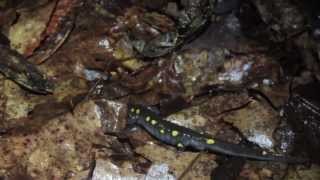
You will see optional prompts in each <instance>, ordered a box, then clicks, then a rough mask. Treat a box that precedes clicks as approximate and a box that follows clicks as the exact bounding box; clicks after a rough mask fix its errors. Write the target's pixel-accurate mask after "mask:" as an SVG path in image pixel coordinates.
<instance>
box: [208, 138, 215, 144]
mask: <svg viewBox="0 0 320 180" xmlns="http://www.w3.org/2000/svg"><path fill="white" fill-rule="evenodd" d="M214 143H215V142H214V140H213V139H207V144H214Z"/></svg>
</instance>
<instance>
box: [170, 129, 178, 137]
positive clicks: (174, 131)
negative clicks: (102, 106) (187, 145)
mask: <svg viewBox="0 0 320 180" xmlns="http://www.w3.org/2000/svg"><path fill="white" fill-rule="evenodd" d="M171 135H172V136H173V137H176V136H178V135H179V132H178V131H176V130H173V131H172V132H171Z"/></svg>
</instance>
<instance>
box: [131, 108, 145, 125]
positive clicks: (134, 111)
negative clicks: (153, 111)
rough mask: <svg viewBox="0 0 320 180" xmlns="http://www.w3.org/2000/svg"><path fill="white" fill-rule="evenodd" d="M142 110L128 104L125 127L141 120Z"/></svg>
mask: <svg viewBox="0 0 320 180" xmlns="http://www.w3.org/2000/svg"><path fill="white" fill-rule="evenodd" d="M141 113H142V109H141V106H139V105H134V104H128V120H127V125H132V124H136V123H137V121H138V120H139V119H140V118H141V116H142V115H141Z"/></svg>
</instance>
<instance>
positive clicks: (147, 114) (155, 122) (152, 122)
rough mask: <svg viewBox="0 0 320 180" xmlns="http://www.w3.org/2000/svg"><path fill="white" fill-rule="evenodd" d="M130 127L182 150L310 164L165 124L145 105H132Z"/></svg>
mask: <svg viewBox="0 0 320 180" xmlns="http://www.w3.org/2000/svg"><path fill="white" fill-rule="evenodd" d="M128 125H137V126H140V127H142V128H143V129H145V130H146V131H147V132H149V133H150V134H151V135H152V136H154V137H155V138H157V139H158V140H160V141H162V142H164V143H166V144H169V145H173V146H176V147H177V148H178V149H184V148H187V147H189V148H192V149H195V150H199V151H211V152H215V153H219V154H225V155H229V156H236V157H243V158H248V159H252V160H261V161H279V162H287V163H303V162H306V159H303V158H296V157H286V156H277V155H271V154H267V153H264V152H263V151H260V150H257V149H252V148H248V147H245V146H241V145H237V144H232V143H228V142H224V141H221V140H218V139H214V138H212V137H210V136H209V135H207V134H202V133H198V132H196V131H193V130H191V129H188V128H186V127H183V126H179V125H177V124H174V123H171V122H169V121H166V120H163V119H162V118H161V117H160V116H159V115H158V114H157V113H155V112H154V111H152V110H150V109H149V108H146V107H145V106H142V105H132V104H129V105H128Z"/></svg>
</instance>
